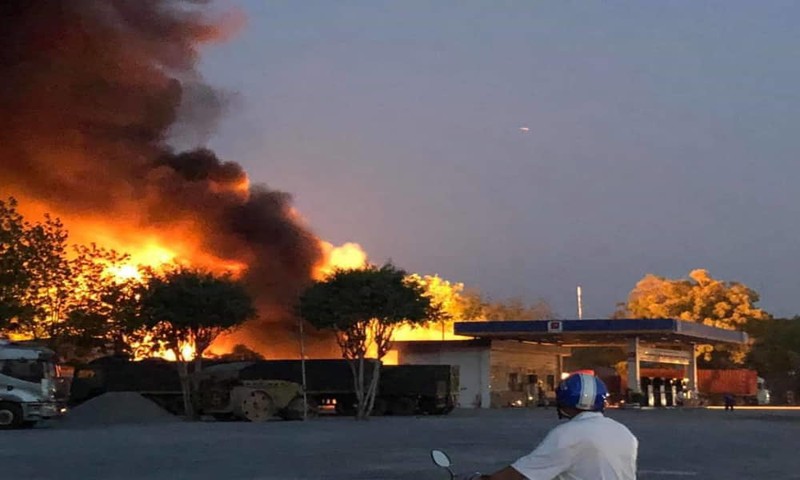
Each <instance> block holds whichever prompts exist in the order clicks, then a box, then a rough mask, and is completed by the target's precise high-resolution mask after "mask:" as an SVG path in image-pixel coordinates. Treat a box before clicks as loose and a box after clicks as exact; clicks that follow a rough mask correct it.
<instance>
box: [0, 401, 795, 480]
mask: <svg viewBox="0 0 800 480" xmlns="http://www.w3.org/2000/svg"><path fill="white" fill-rule="evenodd" d="M610 416H612V417H614V418H617V419H619V420H620V421H622V422H624V423H625V424H627V425H628V426H629V427H630V428H631V430H632V431H633V432H634V433H635V434H636V435H637V436H638V437H639V439H640V442H641V446H640V462H639V469H640V476H639V478H642V479H683V478H688V479H692V478H696V479H800V472H798V468H797V466H798V465H800V453H798V440H799V439H800V412H780V411H769V412H760V411H737V412H733V413H730V412H722V411H705V410H696V411H676V410H670V411H612V412H610ZM557 422H558V420H556V419H555V412H554V411H553V410H547V411H545V410H537V411H526V410H513V411H509V410H503V411H483V412H474V411H472V412H470V411H461V412H455V413H454V414H452V415H450V416H448V417H440V418H434V417H420V418H413V417H411V418H388V417H387V418H377V419H373V420H371V421H369V422H361V423H357V422H354V421H352V420H349V419H334V418H328V419H317V420H313V421H309V422H306V423H300V422H269V423H265V424H248V423H182V422H180V423H165V424H160V425H138V426H135V425H125V426H123V425H117V426H113V427H104V428H85V429H83V428H77V429H76V428H71V429H65V428H63V426H60V425H58V424H54V425H49V426H46V427H43V428H36V429H33V430H27V431H10V432H0V438H2V442H0V478H9V479H11V478H14V479H81V480H94V479H164V480H167V479H170V480H172V479H231V480H233V479H284V480H289V479H331V480H339V479H341V480H344V479H348V480H350V479H374V480H378V479H409V480H410V479H440V478H441V479H445V478H447V477H446V475H442V473H443V472H441V471H438V470H437V469H436V468H435V467H433V465H432V464H431V462H430V457H429V453H428V452H429V450H430V449H431V448H442V449H445V450H446V451H448V452H449V453H450V456H451V457H452V459H453V461H454V463H455V464H456V466H457V467H458V468H457V469H458V470H459V471H469V470H481V471H488V470H491V469H493V468H496V467H500V466H502V465H504V464H506V463H507V462H509V461H510V460H513V459H514V458H515V457H516V456H518V455H521V454H523V453H525V452H526V451H527V450H529V449H530V448H532V447H533V446H534V445H535V444H536V443H537V442H538V440H539V439H541V438H542V436H543V435H544V434H545V432H546V431H547V430H548V429H549V428H550V427H552V426H553V425H555V424H556V423H557Z"/></svg>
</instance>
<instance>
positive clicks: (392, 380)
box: [70, 357, 458, 420]
mask: <svg viewBox="0 0 800 480" xmlns="http://www.w3.org/2000/svg"><path fill="white" fill-rule="evenodd" d="M375 362H376V360H366V364H365V369H364V370H365V382H366V383H367V384H368V383H369V381H370V379H371V378H372V372H373V371H374V365H375ZM302 363H303V362H301V361H300V360H260V361H247V362H219V361H212V362H209V363H208V364H206V367H204V369H203V371H202V372H201V374H200V375H199V376H198V377H197V378H196V381H197V382H198V385H199V393H200V394H199V399H198V409H199V410H200V411H201V413H204V414H208V415H213V416H214V417H216V418H219V419H226V418H228V419H232V418H243V419H247V420H257V419H260V418H263V417H264V416H269V415H268V414H269V412H273V411H274V413H275V414H277V415H279V416H281V417H283V418H285V419H287V420H291V419H296V418H301V417H302V416H303V405H304V401H305V402H307V406H308V409H309V410H308V412H309V413H311V414H312V415H315V414H317V413H335V414H338V415H353V414H354V413H355V411H356V394H355V388H354V383H353V374H352V371H351V369H350V365H349V364H348V362H347V361H346V360H339V359H335V360H307V361H306V362H305V373H306V375H305V377H306V378H305V384H306V392H305V393H306V396H305V400H304V399H303V395H302V393H303V392H302V390H301V389H300V385H302V384H303V369H302ZM380 372H381V374H380V376H381V380H380V383H379V385H378V394H377V397H376V401H375V408H374V410H373V412H374V414H375V415H384V414H392V415H412V414H431V415H436V414H447V413H449V412H450V411H451V410H452V409H453V408H454V407H455V405H456V401H457V398H456V396H457V393H458V367H457V366H450V365H398V366H387V365H381V366H380ZM292 385H294V387H293V386H292ZM110 391H128V392H138V393H140V394H142V395H143V396H144V397H147V398H149V399H151V400H153V401H155V402H156V403H158V404H160V405H162V406H163V407H164V408H165V409H167V410H169V411H171V412H173V413H181V411H182V399H181V394H180V392H181V389H180V381H179V378H178V374H177V372H176V369H175V366H174V364H173V363H172V362H168V361H165V360H159V359H151V360H143V361H139V362H131V361H128V360H126V359H124V358H113V357H110V358H104V359H99V360H96V361H94V362H91V363H90V364H88V365H85V366H82V367H78V368H76V370H75V374H74V377H73V382H72V388H71V394H70V401H71V404H73V405H76V404H79V403H82V402H84V401H86V400H88V399H90V398H92V397H95V396H97V395H100V394H102V393H105V392H110ZM259 392H261V393H259ZM243 402H244V403H247V402H250V404H249V406H247V405H244V404H243ZM265 405H268V406H269V407H265ZM265 408H267V409H266V410H264V409H265ZM247 412H250V413H247Z"/></svg>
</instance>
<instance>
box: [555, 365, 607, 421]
mask: <svg viewBox="0 0 800 480" xmlns="http://www.w3.org/2000/svg"><path fill="white" fill-rule="evenodd" d="M606 397H608V389H607V388H606V384H605V383H603V381H602V380H600V379H599V378H597V377H595V376H594V375H589V374H588V373H573V374H572V375H570V376H569V377H567V378H565V379H564V380H563V381H562V382H561V383H560V384H559V385H558V388H557V389H556V403H557V404H558V406H559V407H572V408H575V409H578V410H585V411H589V412H602V411H603V410H604V409H605V407H606Z"/></svg>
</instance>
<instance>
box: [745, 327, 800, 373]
mask: <svg viewBox="0 0 800 480" xmlns="http://www.w3.org/2000/svg"><path fill="white" fill-rule="evenodd" d="M748 333H749V334H750V335H752V336H753V337H754V339H755V341H754V342H753V348H752V349H751V350H750V353H749V354H748V363H749V364H750V365H751V366H753V367H754V368H755V369H756V370H758V371H759V372H760V373H770V374H779V375H797V372H799V371H800V317H794V318H792V319H774V320H768V321H763V322H753V323H752V324H750V325H749V327H748ZM792 372H795V373H792Z"/></svg>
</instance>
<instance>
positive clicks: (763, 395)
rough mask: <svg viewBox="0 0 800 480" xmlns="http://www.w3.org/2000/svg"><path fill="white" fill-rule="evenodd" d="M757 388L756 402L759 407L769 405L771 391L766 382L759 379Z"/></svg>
mask: <svg viewBox="0 0 800 480" xmlns="http://www.w3.org/2000/svg"><path fill="white" fill-rule="evenodd" d="M756 388H757V389H758V390H757V392H756V402H757V403H758V404H759V405H769V401H770V395H769V390H768V389H767V385H766V382H765V381H764V379H763V378H761V377H757V380H756Z"/></svg>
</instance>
